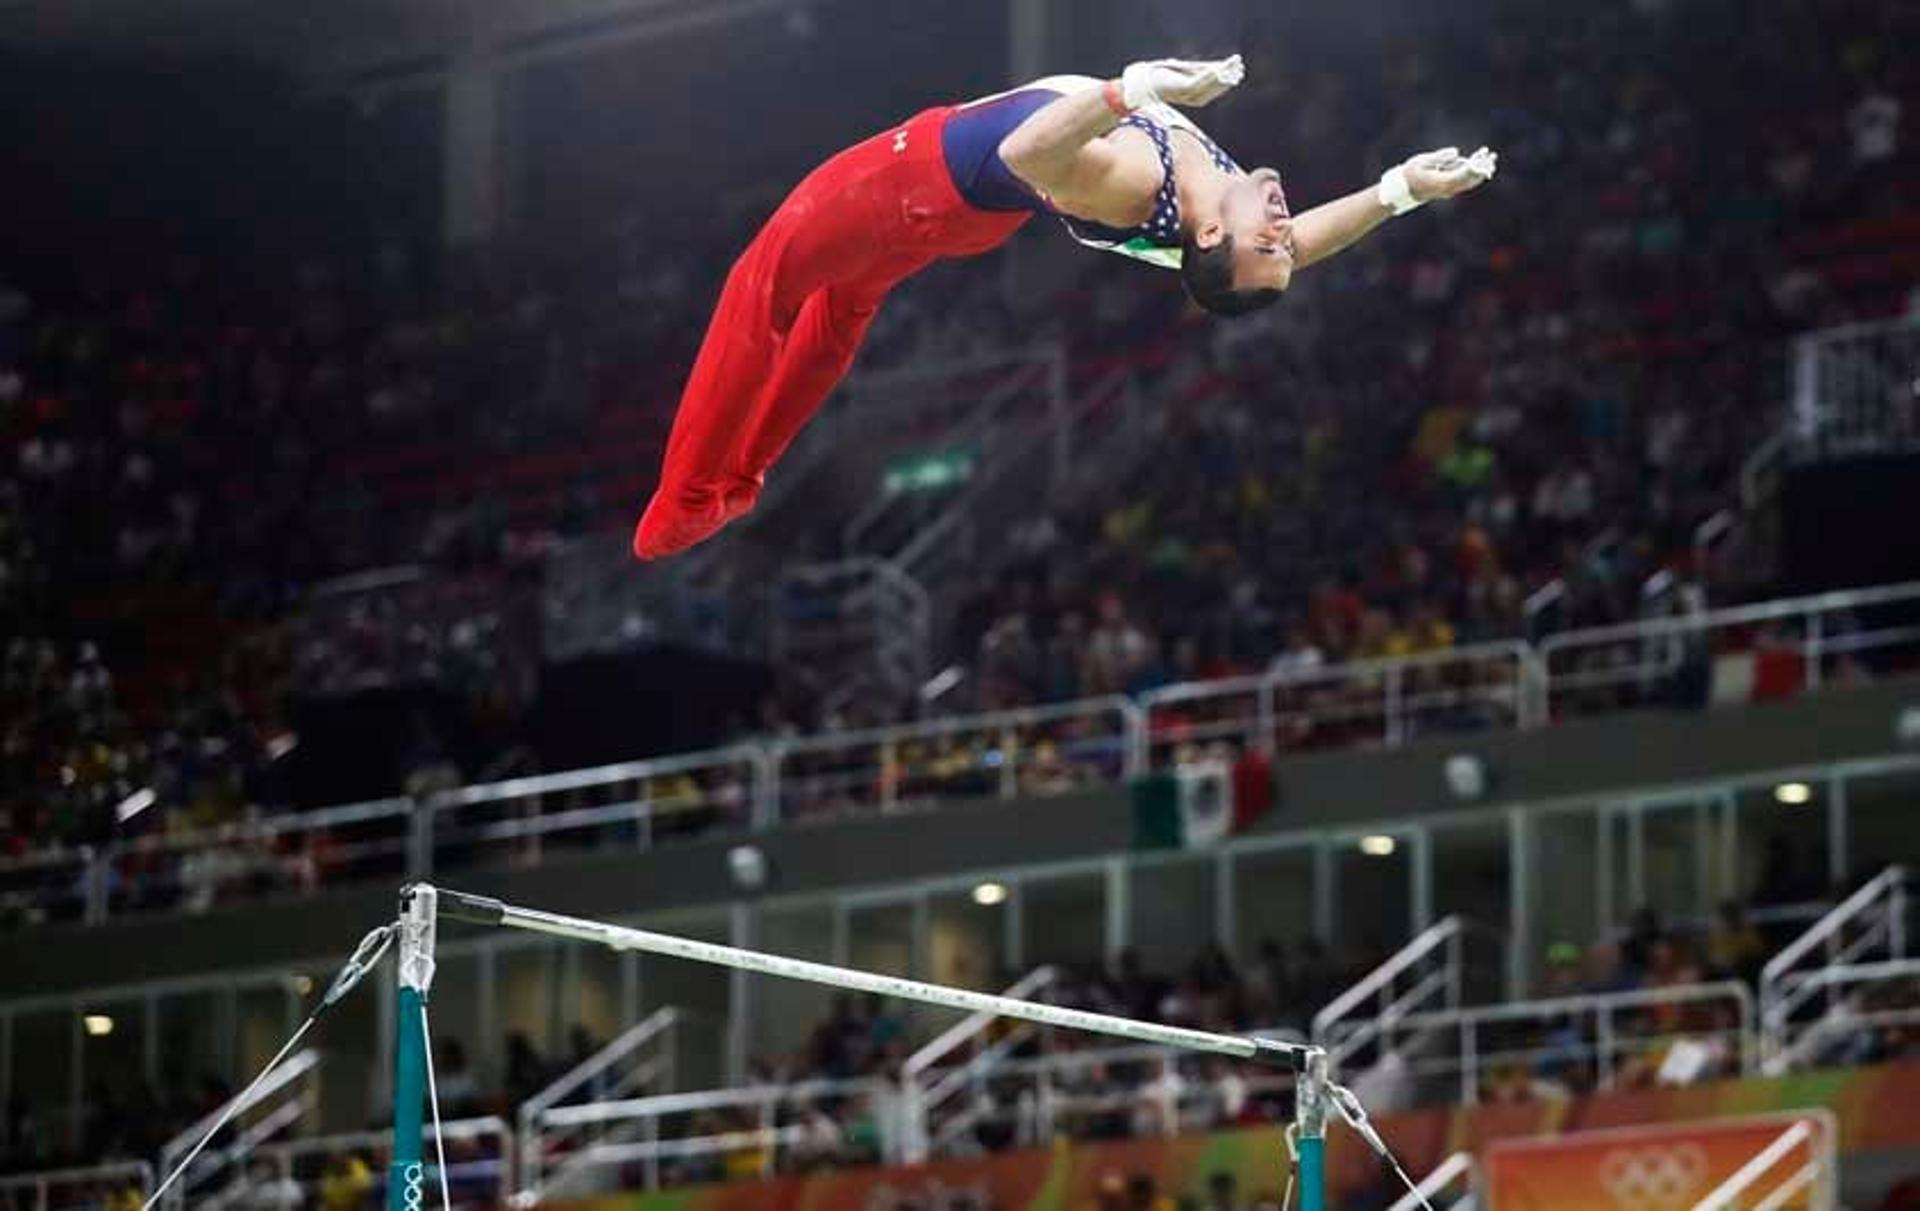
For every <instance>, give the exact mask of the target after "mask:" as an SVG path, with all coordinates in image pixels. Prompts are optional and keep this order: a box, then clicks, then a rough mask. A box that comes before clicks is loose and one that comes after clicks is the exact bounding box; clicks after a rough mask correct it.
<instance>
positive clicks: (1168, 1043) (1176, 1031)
mask: <svg viewBox="0 0 1920 1211" xmlns="http://www.w3.org/2000/svg"><path fill="white" fill-rule="evenodd" d="M440 912H441V913H442V914H443V915H445V916H449V917H452V918H454V919H456V920H464V921H477V922H480V923H482V924H487V925H499V926H504V927H506V928H508V929H524V930H528V931H530V932H533V933H544V934H551V935H553V936H555V937H560V938H572V939H574V940H576V941H580V942H595V943H598V944H600V945H602V946H609V947H612V948H613V949H615V950H640V951H645V952H647V953H649V954H663V955H672V956H674V957H676V958H682V959H691V960H693V961H694V962H696V963H711V964H714V965H716V966H720V967H731V968H734V969H735V970H738V971H753V972H758V973H760V974H762V975H770V976H781V977H783V978H786V979H790V980H805V981H808V982H809V983H813V984H825V985H827V986H829V987H832V988H848V989H852V990H854V991H856V992H868V993H875V994H878V995H880V996H883V997H897V998H899V999H900V1000H903V1001H920V1002H922V1003H924V1004H928V1005H940V1006H944V1007H945V1008H948V1009H958V1010H962V1011H964V1012H967V1013H991V1014H996V1015H998V1016H1000V1017H1006V1018H1019V1019H1021V1020H1023V1021H1028V1022H1038V1023H1040V1024H1041V1025H1043V1026H1063V1027H1067V1028H1069V1029H1072V1030H1085V1031H1088V1032H1090V1033H1093V1034H1106V1035H1112V1036H1114V1037H1116V1038H1123V1039H1134V1040H1137V1041H1138V1042H1142V1043H1158V1044H1160V1045H1162V1046H1165V1047H1180V1048H1184V1049H1186V1050H1188V1051H1206V1052H1212V1053H1215V1054H1218V1055H1231V1056H1237V1057H1239V1058H1240V1059H1243V1060H1251V1059H1268V1060H1280V1059H1286V1060H1288V1061H1292V1060H1296V1059H1304V1058H1305V1057H1306V1056H1308V1055H1309V1054H1311V1053H1312V1052H1314V1051H1317V1050H1318V1048H1315V1047H1310V1046H1303V1045H1301V1044H1298V1043H1283V1042H1279V1041H1276V1040H1272V1039H1262V1038H1242V1037H1240V1036H1238V1035H1229V1034H1214V1033H1212V1032H1210V1031H1205V1030H1189V1029H1187V1028H1185V1027H1181V1026H1161V1025H1158V1024H1157V1023H1153V1022H1137V1021H1134V1020H1133V1019H1131V1018H1121V1017H1115V1016H1113V1015H1111V1014H1105V1013H1090V1012H1088V1011H1086V1010H1084V1009H1066V1008H1062V1007H1060V1006H1057V1005H1042V1004H1039V1003H1037V1002H1034V1001H1022V1000H1016V999H1014V998H1012V997H1002V996H994V995H992V994H990V993H984V992H970V991H968V990H966V989H962V988H948V987H946V986H945V985H942V984H927V983H923V982H921V981H919V980H908V979H903V978H901V977H899V976H889V975H880V974H878V973H875V972H870V971H856V970H854V969H852V968H849V967H834V966H832V965H830V964H827V963H813V962H809V961H807V960H805V959H790V958H786V957H784V956H781V955H771V954H763V953H761V952H760V951H757V950H741V949H739V948H738V947H733V946H721V945H718V944H717V943H713V942H696V941H694V940H693V939H691V938H677V937H674V936H673V935H671V934H663V933H654V932H652V931H651V930H645V929H630V928H627V927H625V926H619V925H608V924H605V923H603V922H600V921H587V920H582V919H580V918H578V917H565V916H561V915H559V914H558V913H549V912H540V911H537V910H535V909H531V908H519V907H516V906H514V905H511V904H506V903H503V902H501V901H499V900H494V899H490V898H488V897H486V896H473V895H468V894H466V893H464V892H457V891H447V890H446V889H444V888H442V889H440Z"/></svg>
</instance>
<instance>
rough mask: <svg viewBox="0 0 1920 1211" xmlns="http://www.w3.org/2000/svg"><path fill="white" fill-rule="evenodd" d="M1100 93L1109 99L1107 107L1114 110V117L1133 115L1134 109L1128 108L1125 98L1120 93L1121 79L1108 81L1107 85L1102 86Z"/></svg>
mask: <svg viewBox="0 0 1920 1211" xmlns="http://www.w3.org/2000/svg"><path fill="white" fill-rule="evenodd" d="M1100 95H1101V96H1103V97H1105V98H1106V99H1107V108H1108V109H1110V110H1112V111H1113V116H1114V117H1116V118H1130V117H1132V116H1133V111H1132V110H1131V109H1128V108H1127V103H1126V101H1125V99H1123V98H1122V97H1121V95H1120V81H1118V80H1109V81H1107V82H1106V85H1105V86H1104V87H1102V88H1101V90H1100Z"/></svg>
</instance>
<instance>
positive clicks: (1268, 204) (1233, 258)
mask: <svg viewBox="0 0 1920 1211" xmlns="http://www.w3.org/2000/svg"><path fill="white" fill-rule="evenodd" d="M1293 257H1294V249H1293V217H1292V215H1291V214H1289V213H1288V211H1287V195H1286V194H1285V193H1284V192H1283V191H1282V190H1281V188H1280V174H1279V173H1277V172H1275V171H1274V170H1273V169H1271V168H1261V169H1258V170H1256V171H1254V172H1252V173H1248V174H1246V175H1244V176H1242V175H1237V174H1236V175H1234V176H1232V177H1229V178H1228V179H1227V183H1226V186H1225V187H1224V188H1223V189H1221V191H1220V194H1219V201H1218V203H1217V204H1216V205H1214V206H1212V207H1210V208H1207V209H1206V210H1204V211H1202V212H1200V213H1198V214H1194V215H1191V216H1190V217H1189V221H1188V224H1187V232H1186V236H1185V238H1184V239H1183V240H1182V241H1181V245H1180V276H1181V279H1182V280H1183V281H1184V282H1185V283H1186V287H1187V293H1188V294H1189V295H1191V296H1192V298H1193V301H1194V302H1196V303H1198V304H1200V306H1202V307H1204V308H1205V309H1206V310H1208V311H1210V312H1212V313H1213V314H1215V315H1246V314H1247V313H1249V312H1253V311H1258V310H1260V309H1261V308H1263V307H1271V306H1273V305H1274V304H1275V303H1277V302H1279V301H1280V295H1281V292H1283V291H1284V290H1286V288H1287V286H1288V285H1289V284H1290V283H1291V282H1292V281H1293Z"/></svg>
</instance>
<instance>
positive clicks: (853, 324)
mask: <svg viewBox="0 0 1920 1211" xmlns="http://www.w3.org/2000/svg"><path fill="white" fill-rule="evenodd" d="M885 297H886V292H885V290H884V289H881V290H873V289H863V288H862V287H860V286H854V285H847V286H829V287H828V288H827V289H825V290H820V291H816V292H814V294H813V295H812V296H811V297H809V298H808V299H807V301H806V303H804V304H803V305H802V306H801V308H800V317H799V318H798V319H797V320H795V321H794V325H793V329H792V331H790V332H788V333H787V340H786V345H785V347H784V348H783V349H781V351H780V365H779V368H778V369H777V370H775V371H774V375H773V381H771V382H769V383H768V384H767V388H766V392H765V393H764V394H763V395H762V396H761V401H760V406H759V407H758V408H756V409H755V411H754V415H753V418H752V420H751V421H749V422H748V425H747V428H746V431H745V433H744V435H743V437H742V440H741V442H740V444H739V445H738V446H737V447H736V448H735V453H734V457H733V466H734V469H735V470H736V471H738V472H739V474H740V475H741V476H742V477H743V478H744V479H745V480H746V481H747V485H748V486H747V487H746V488H745V489H744V490H745V491H746V492H747V496H746V498H745V499H744V500H742V499H741V498H740V497H738V496H730V497H729V499H728V508H727V511H728V513H729V514H730V516H732V517H737V516H739V515H740V514H742V513H745V512H746V511H747V509H749V508H751V507H752V506H753V496H755V495H757V494H758V492H759V486H760V483H761V481H762V479H763V478H764V477H765V476H766V473H767V468H768V467H771V466H772V465H773V464H774V461H775V460H777V459H778V458H779V457H780V456H781V455H782V454H784V453H786V450H787V447H788V446H789V445H791V444H792V442H793V439H794V436H795V435H796V434H798V433H799V432H800V429H801V427H802V426H804V425H805V424H806V423H807V421H808V419H809V418H811V417H812V416H813V414H814V413H815V412H817V411H819V408H820V405H821V404H823V403H825V402H826V398H827V396H829V395H831V394H832V393H833V389H834V388H835V387H836V386H838V385H839V383H840V380H841V379H843V378H845V377H846V376H847V371H848V370H850V369H852V367H853V359H854V355H855V354H857V353H858V352H859V351H860V343H861V342H862V341H863V340H865V339H866V336H867V329H868V328H869V327H870V326H871V325H872V324H873V317H874V316H876V315H878V314H879V313H880V303H881V301H882V300H883V299H884V298H885Z"/></svg>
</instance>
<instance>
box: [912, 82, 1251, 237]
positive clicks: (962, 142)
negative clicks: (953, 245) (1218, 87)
mask: <svg viewBox="0 0 1920 1211" xmlns="http://www.w3.org/2000/svg"><path fill="white" fill-rule="evenodd" d="M1098 87H1100V81H1098V80H1095V79H1093V78H1092V77H1089V76H1048V77H1046V78H1044V79H1040V80H1035V81H1034V82H1033V83H1031V84H1027V85H1024V86H1022V87H1020V88H1016V89H1013V90H1011V91H1009V92H1004V93H998V94H995V95H994V96H991V97H983V98H981V99H980V100H978V101H974V102H971V103H969V104H967V105H963V106H961V107H960V108H958V109H956V110H955V111H954V112H953V114H952V116H951V117H949V118H948V119H947V122H946V125H945V127H944V128H943V129H942V132H941V150H942V152H943V154H944V156H945V158H946V164H947V171H948V172H949V173H950V174H952V176H953V184H954V187H955V188H956V189H958V190H959V191H960V196H961V197H963V198H965V199H966V200H967V202H968V203H969V204H970V205H973V206H976V207H978V208H979V209H981V210H1001V211H1021V210H1024V211H1034V212H1039V213H1042V214H1051V215H1055V216H1057V217H1059V218H1060V219H1061V221H1062V222H1063V223H1065V225H1066V228H1067V230H1068V231H1069V232H1070V233H1072V235H1073V237H1074V239H1076V240H1078V241H1080V242H1081V243H1082V244H1085V245H1087V246H1089V247H1092V248H1098V249H1101V250H1102V251H1106V252H1116V253H1120V254H1121V255H1124V256H1130V257H1134V258H1135V259H1138V260H1142V261H1147V262H1149V263H1152V264H1156V265H1162V266H1165V267H1168V268H1177V267H1178V266H1179V263H1180V234H1181V230H1180V204H1179V194H1178V191H1177V189H1176V185H1175V164H1176V157H1175V154H1174V146H1173V141H1174V138H1175V137H1176V132H1184V134H1185V136H1186V137H1190V138H1192V139H1193V140H1194V141H1195V142H1196V143H1197V144H1198V145H1199V147H1200V148H1202V149H1204V151H1205V152H1206V154H1207V155H1208V156H1210V157H1211V158H1212V159H1213V162H1214V164H1215V165H1216V166H1218V167H1219V168H1221V169H1222V170H1224V171H1227V172H1234V173H1238V172H1240V171H1241V169H1240V166H1239V165H1237V164H1235V163H1234V162H1233V158H1232V157H1231V156H1229V155H1227V153H1226V152H1225V151H1223V150H1222V149H1221V147H1220V145H1219V144H1217V143H1215V142H1214V141H1213V140H1212V139H1211V138H1210V137H1208V135H1207V133H1206V132H1205V131H1203V130H1201V129H1200V127H1199V126H1198V125H1196V124H1195V123H1194V122H1193V120H1192V119H1190V118H1188V117H1187V116H1186V115H1185V114H1183V113H1181V112H1180V111H1179V110H1177V109H1175V108H1173V107H1172V106H1170V105H1150V106H1147V107H1146V108H1144V109H1142V110H1141V111H1140V112H1138V113H1136V114H1134V115H1133V116H1131V117H1129V118H1127V119H1126V120H1125V121H1124V122H1122V123H1121V125H1120V127H1119V130H1122V131H1124V130H1133V131H1137V132H1138V133H1139V134H1140V135H1141V136H1143V137H1145V138H1146V139H1148V140H1150V141H1151V143H1152V145H1153V148H1154V152H1155V154H1156V155H1157V156H1158V157H1159V159H1160V166H1161V181H1160V187H1159V190H1158V192H1157V193H1156V194H1155V196H1154V199H1153V212H1152V214H1151V215H1150V216H1149V217H1148V218H1147V219H1146V221H1145V222H1143V223H1140V224H1138V225H1137V226H1134V227H1110V226H1107V225H1105V224H1103V223H1097V222H1094V221H1092V220H1090V219H1086V218H1081V217H1078V216H1075V215H1070V214H1065V213H1063V212H1061V211H1060V210H1059V209H1057V208H1056V207H1055V206H1054V205H1053V203H1052V201H1051V200H1050V199H1048V198H1047V197H1045V196H1043V195H1041V194H1038V193H1036V192H1035V191H1034V190H1033V189H1031V188H1030V187H1029V186H1028V185H1027V184H1026V183H1025V182H1023V181H1022V180H1020V178H1019V177H1017V176H1015V175H1014V174H1013V172H1012V171H1011V170H1010V169H1009V168H1008V167H1007V165H1006V164H1005V162H1004V161H1002V160H1001V158H1000V145H1001V143H1002V142H1003V141H1004V140H1005V139H1006V137H1007V136H1008V135H1009V134H1011V133H1012V132H1013V131H1014V130H1015V129H1016V128H1017V127H1019V126H1020V124H1021V123H1023V122H1025V121H1026V120H1027V119H1028V118H1030V117H1032V116H1033V115H1034V113H1036V112H1037V111H1038V110H1040V109H1041V108H1042V107H1043V106H1046V105H1047V104H1049V103H1051V102H1052V101H1054V100H1055V99H1056V98H1058V97H1060V96H1061V95H1063V94H1065V93H1068V92H1073V91H1077V90H1079V89H1083V88H1098ZM1116 133H1117V132H1116Z"/></svg>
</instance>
